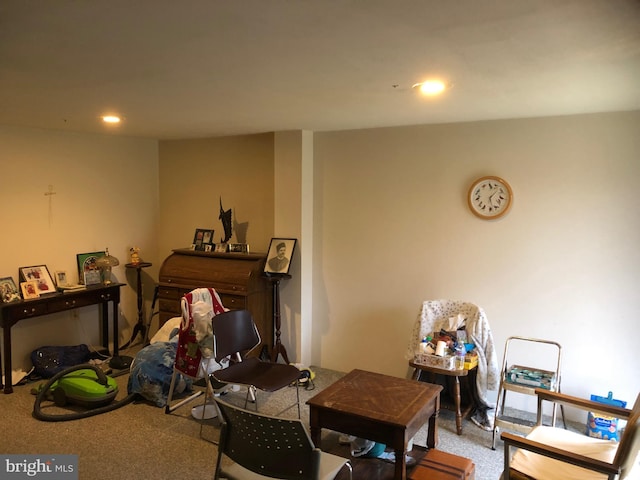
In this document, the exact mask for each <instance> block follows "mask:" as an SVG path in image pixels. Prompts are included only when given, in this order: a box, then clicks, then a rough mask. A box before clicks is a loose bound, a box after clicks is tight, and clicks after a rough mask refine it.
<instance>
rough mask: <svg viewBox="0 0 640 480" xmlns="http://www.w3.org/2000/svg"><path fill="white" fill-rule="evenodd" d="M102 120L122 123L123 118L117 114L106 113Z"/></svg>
mask: <svg viewBox="0 0 640 480" xmlns="http://www.w3.org/2000/svg"><path fill="white" fill-rule="evenodd" d="M102 121H103V122H104V123H120V121H121V119H120V117H118V116H117V115H104V116H103V117H102Z"/></svg>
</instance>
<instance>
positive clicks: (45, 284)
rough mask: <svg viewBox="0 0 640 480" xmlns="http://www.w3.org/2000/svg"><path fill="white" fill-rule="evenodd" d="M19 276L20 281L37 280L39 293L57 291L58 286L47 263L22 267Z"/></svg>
mask: <svg viewBox="0 0 640 480" xmlns="http://www.w3.org/2000/svg"><path fill="white" fill-rule="evenodd" d="M19 277H20V282H36V287H37V290H38V295H45V294H47V293H55V292H56V286H55V284H54V283H53V279H52V278H51V274H50V273H49V269H48V268H47V266H46V265H35V266H33V267H20V269H19Z"/></svg>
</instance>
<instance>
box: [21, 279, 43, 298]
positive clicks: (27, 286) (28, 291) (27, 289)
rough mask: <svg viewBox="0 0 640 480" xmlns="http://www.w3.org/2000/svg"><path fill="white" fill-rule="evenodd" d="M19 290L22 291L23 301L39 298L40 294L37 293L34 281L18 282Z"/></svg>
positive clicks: (36, 285)
mask: <svg viewBox="0 0 640 480" xmlns="http://www.w3.org/2000/svg"><path fill="white" fill-rule="evenodd" d="M20 288H21V289H22V296H23V297H24V299H25V300H29V299H31V298H38V297H39V296H40V293H38V282H36V281H35V280H29V281H28V282H20Z"/></svg>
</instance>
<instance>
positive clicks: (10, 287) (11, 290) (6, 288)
mask: <svg viewBox="0 0 640 480" xmlns="http://www.w3.org/2000/svg"><path fill="white" fill-rule="evenodd" d="M21 298H22V297H20V292H19V291H18V287H16V284H15V282H14V281H13V278H11V277H4V278H0V299H2V303H11V302H15V301H17V300H21Z"/></svg>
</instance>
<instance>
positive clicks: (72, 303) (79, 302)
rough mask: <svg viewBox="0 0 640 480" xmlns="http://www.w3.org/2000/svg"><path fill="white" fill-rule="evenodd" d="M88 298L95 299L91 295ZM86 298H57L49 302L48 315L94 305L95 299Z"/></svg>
mask: <svg viewBox="0 0 640 480" xmlns="http://www.w3.org/2000/svg"><path fill="white" fill-rule="evenodd" d="M90 297H95V296H94V295H91V296H90ZM90 297H87V296H84V297H77V296H73V297H68V298H64V297H62V298H59V299H58V298H57V299H55V300H53V301H51V302H49V313H54V312H63V311H65V310H69V309H72V308H78V307H86V306H87V305H95V304H96V302H95V299H94V298H90Z"/></svg>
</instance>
